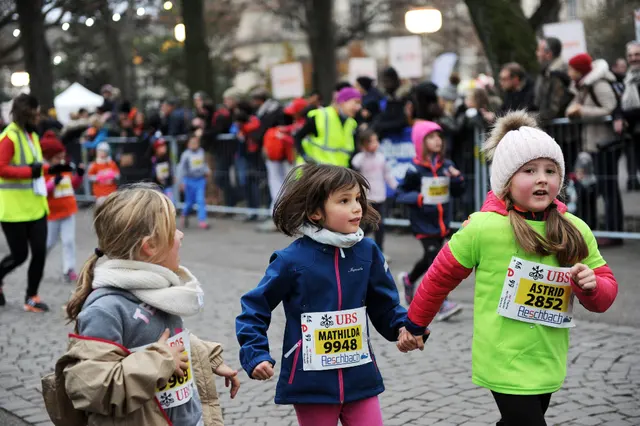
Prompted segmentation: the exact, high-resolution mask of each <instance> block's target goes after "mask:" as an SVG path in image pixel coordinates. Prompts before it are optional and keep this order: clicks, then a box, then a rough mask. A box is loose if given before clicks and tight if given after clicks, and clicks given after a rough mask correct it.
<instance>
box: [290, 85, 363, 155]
mask: <svg viewBox="0 0 640 426" xmlns="http://www.w3.org/2000/svg"><path fill="white" fill-rule="evenodd" d="M361 107H362V95H361V94H360V92H359V91H358V90H357V89H355V88H353V87H345V88H343V89H341V90H340V91H339V92H338V94H337V96H336V102H335V105H332V106H328V107H324V108H319V109H315V110H313V111H309V114H308V115H307V121H306V122H305V124H304V126H303V127H302V128H301V129H300V130H299V131H298V132H297V133H296V134H295V135H294V142H295V147H296V151H297V153H298V160H297V162H298V163H303V162H314V163H318V164H331V165H333V166H342V167H349V162H350V161H351V157H352V155H353V153H354V151H355V149H356V144H355V139H354V133H355V131H356V129H357V127H358V123H356V120H355V119H354V117H355V115H356V114H357V113H358V111H360V108H361Z"/></svg>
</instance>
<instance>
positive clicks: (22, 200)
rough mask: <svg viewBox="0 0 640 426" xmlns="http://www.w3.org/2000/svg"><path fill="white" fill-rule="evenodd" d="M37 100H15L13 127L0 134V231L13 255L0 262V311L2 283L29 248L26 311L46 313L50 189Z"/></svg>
mask: <svg viewBox="0 0 640 426" xmlns="http://www.w3.org/2000/svg"><path fill="white" fill-rule="evenodd" d="M38 108H39V105H38V100H37V99H36V98H35V97H34V96H32V95H27V94H21V95H19V96H18V97H16V98H15V99H14V100H13V106H12V108H11V115H12V116H13V122H11V124H9V125H8V126H7V127H6V128H5V129H4V131H3V132H2V133H1V134H0V225H2V231H3V232H4V235H5V237H6V239H7V245H8V246H9V250H10V251H11V252H10V253H9V254H8V255H7V256H5V257H4V258H3V259H2V260H1V261H0V306H4V305H5V304H6V300H5V296H4V293H3V291H2V284H3V279H4V278H5V277H6V276H7V274H9V273H10V272H11V271H13V270H14V269H16V268H17V267H18V266H20V265H21V264H23V263H24V262H25V260H27V256H28V255H29V248H31V263H30V264H29V271H28V273H27V294H26V297H25V300H24V310H25V311H27V312H46V311H48V310H49V307H48V306H47V305H46V304H45V303H43V302H42V301H41V300H40V297H39V296H38V287H40V281H41V279H42V273H43V271H44V264H45V259H46V254H47V214H48V213H49V207H48V204H47V188H46V185H45V182H44V177H43V176H42V150H41V148H40V141H39V139H38V134H37V133H36V131H35V130H36V124H37V117H38Z"/></svg>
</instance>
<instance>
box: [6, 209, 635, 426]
mask: <svg viewBox="0 0 640 426" xmlns="http://www.w3.org/2000/svg"><path fill="white" fill-rule="evenodd" d="M212 223H213V228H212V229H211V230H210V231H208V232H201V231H199V230H195V229H189V230H187V232H186V238H185V241H184V244H183V248H182V252H181V253H182V263H183V264H184V265H185V266H187V267H188V268H190V269H191V271H192V272H193V273H194V274H195V275H196V276H198V277H199V278H200V280H201V282H202V283H203V285H204V288H205V292H206V301H205V303H206V308H205V311H204V312H203V313H201V314H199V315H198V316H196V317H192V318H188V319H187V321H186V323H187V326H188V327H189V328H190V329H191V330H192V331H193V332H195V333H196V334H198V335H199V336H200V337H203V338H206V339H210V340H215V341H219V342H222V343H223V345H224V347H225V351H226V360H227V362H228V363H229V364H231V365H232V366H234V367H238V366H239V363H238V360H237V351H238V345H237V343H236V339H235V333H234V319H235V316H236V315H237V314H238V312H239V307H240V306H239V297H240V295H241V294H243V293H244V292H245V291H247V290H248V289H250V288H252V287H253V286H255V285H256V283H257V282H258V280H259V279H260V278H261V276H262V274H263V272H264V269H265V266H266V264H267V261H268V259H269V255H270V254H271V252H272V251H273V250H275V249H278V248H282V247H284V246H285V245H286V244H287V243H288V241H289V240H288V239H287V238H285V237H283V236H280V235H276V234H258V233H255V232H254V231H253V228H252V227H250V226H248V225H245V224H244V223H241V222H236V221H233V220H220V219H212ZM77 242H78V266H79V267H80V265H81V262H82V261H83V260H84V258H85V257H86V256H88V255H89V254H90V253H91V252H92V251H93V248H94V247H95V238H94V237H93V236H92V233H91V230H90V218H89V212H88V211H83V212H81V213H80V214H79V218H78V233H77ZM6 252H7V248H6V245H5V244H4V239H3V238H2V241H1V242H0V254H4V253H6ZM386 252H387V254H388V255H389V256H390V257H391V258H392V262H391V265H390V266H391V268H392V270H393V271H394V274H395V273H396V272H398V271H400V270H403V269H408V268H409V267H410V266H411V264H412V263H413V261H414V260H415V259H416V257H417V256H418V255H419V244H417V243H416V242H415V240H413V238H411V237H410V236H408V235H390V236H389V237H388V241H387V250H386ZM603 255H604V256H605V258H606V259H607V260H608V262H609V264H610V266H611V268H612V269H613V271H614V273H615V274H616V276H617V278H618V281H619V283H620V286H621V289H620V294H619V296H618V300H617V301H616V304H615V305H614V306H613V308H612V310H611V312H608V313H606V314H604V315H600V316H598V315H593V314H587V313H585V312H584V310H582V308H581V307H578V308H577V309H578V310H579V312H578V313H577V314H576V317H577V318H578V319H579V322H578V326H577V327H576V328H575V329H574V330H573V331H572V338H571V350H570V354H569V368H568V371H569V374H568V377H567V381H566V383H565V386H564V388H563V389H562V390H561V391H559V392H558V393H557V394H555V395H554V396H553V398H552V400H551V407H550V409H549V412H548V416H547V418H548V421H549V424H554V425H620V426H622V425H634V426H637V425H640V398H639V397H638V395H640V328H639V327H640V310H638V309H637V307H638V306H639V304H640V284H638V274H637V272H636V271H637V269H636V268H637V263H638V259H640V242H633V243H632V242H630V243H628V244H627V245H625V246H623V247H622V248H618V249H612V250H607V251H604V252H603ZM60 269H61V266H60V249H59V247H58V248H57V249H56V250H55V251H54V252H52V254H51V256H50V258H49V263H48V265H47V269H46V276H45V280H44V282H43V285H42V290H41V296H42V297H43V299H44V300H45V301H47V302H48V303H50V304H51V306H52V307H53V312H51V313H49V314H47V315H35V314H26V313H23V312H22V298H23V294H24V289H25V277H26V268H25V267H24V266H23V267H22V268H20V270H19V271H18V272H16V273H14V274H12V275H10V276H9V277H7V278H6V279H5V293H6V295H7V297H8V306H7V307H5V308H4V309H0V323H1V324H2V326H3V332H2V333H1V334H0V356H2V359H3V362H2V363H0V424H2V425H5V424H11V425H13V424H16V425H18V424H21V423H9V420H8V419H7V420H5V417H3V416H4V414H3V411H2V409H4V410H7V411H9V412H11V413H13V414H14V415H16V416H18V417H20V418H22V419H23V420H24V421H25V422H26V423H24V424H38V425H40V424H42V425H44V424H50V423H48V417H47V415H46V412H45V411H44V407H43V402H42V398H41V395H40V393H39V385H40V376H41V375H42V374H43V373H46V372H49V371H51V370H52V369H53V366H54V362H55V360H56V359H57V358H58V357H59V356H60V355H61V354H62V353H63V351H64V349H65V343H66V334H67V332H68V331H69V330H70V327H69V326H68V325H66V324H65V321H64V318H63V312H62V309H61V306H62V304H63V303H64V302H65V301H66V299H67V298H68V296H69V293H70V291H71V286H70V285H68V284H64V283H63V282H62V281H61V280H60V279H59V275H60ZM472 295H473V281H472V280H467V281H466V282H464V283H462V284H461V285H460V287H459V288H458V289H456V290H455V292H454V293H453V294H452V298H453V299H454V300H459V301H462V302H464V303H465V311H464V312H463V313H462V314H461V315H460V316H458V317H457V318H455V319H454V320H452V321H451V322H448V323H438V324H434V326H433V327H432V331H433V335H432V338H431V339H430V340H429V344H428V346H427V348H426V349H425V351H424V352H414V353H411V354H408V355H405V354H401V353H400V352H398V351H397V350H396V348H395V345H393V344H392V343H389V342H386V341H385V340H384V339H382V338H381V337H380V336H378V335H377V334H375V332H374V334H375V336H374V337H373V344H374V348H375V351H376V355H377V359H378V364H379V367H380V369H381V371H382V374H383V376H384V379H385V384H386V388H387V390H386V392H385V393H383V394H382V396H381V403H382V406H383V413H384V417H385V425H439V426H444V425H467V426H471V425H490V424H495V422H496V421H497V420H498V415H497V409H496V408H495V405H494V402H493V399H492V397H491V395H490V393H489V391H487V390H485V389H482V388H478V387H476V386H474V385H473V384H472V383H471V350H470V349H471V334H472V333H471V329H472V305H471V303H470V302H471V301H472ZM283 319H284V316H283V314H282V312H281V308H278V309H277V310H276V312H275V313H274V318H273V321H272V326H271V330H270V333H269V334H270V342H271V347H272V353H273V355H274V357H275V358H276V359H279V358H280V354H281V349H282V348H281V347H280V343H281V338H282V329H283ZM592 321H598V322H592ZM241 380H242V385H243V387H242V388H241V390H240V394H239V395H238V397H237V398H236V399H235V400H230V399H229V397H228V395H227V394H226V392H225V394H224V395H223V396H222V401H221V402H222V406H223V407H224V416H225V424H226V425H243V426H244V425H251V426H265V425H269V426H272V425H273V426H280V425H296V424H297V422H296V421H295V416H294V414H293V410H292V408H291V407H289V406H276V405H274V403H273V396H274V391H275V381H270V382H264V383H260V382H255V381H251V380H250V379H248V377H247V376H246V374H244V373H241ZM217 383H218V386H223V384H222V382H221V381H219V380H218V382H217ZM219 390H221V389H220V388H219Z"/></svg>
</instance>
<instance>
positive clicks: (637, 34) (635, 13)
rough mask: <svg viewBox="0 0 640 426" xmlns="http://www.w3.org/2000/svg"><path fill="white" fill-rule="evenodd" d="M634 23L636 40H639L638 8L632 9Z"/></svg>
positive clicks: (639, 15)
mask: <svg viewBox="0 0 640 426" xmlns="http://www.w3.org/2000/svg"><path fill="white" fill-rule="evenodd" d="M633 14H634V16H635V19H634V21H635V23H636V41H640V9H636V10H635V11H634V13H633Z"/></svg>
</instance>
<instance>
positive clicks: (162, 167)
mask: <svg viewBox="0 0 640 426" xmlns="http://www.w3.org/2000/svg"><path fill="white" fill-rule="evenodd" d="M156 177H157V178H158V180H165V179H167V178H168V177H169V163H168V162H166V161H165V162H163V163H158V164H156Z"/></svg>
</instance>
